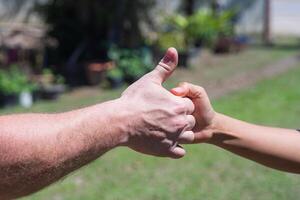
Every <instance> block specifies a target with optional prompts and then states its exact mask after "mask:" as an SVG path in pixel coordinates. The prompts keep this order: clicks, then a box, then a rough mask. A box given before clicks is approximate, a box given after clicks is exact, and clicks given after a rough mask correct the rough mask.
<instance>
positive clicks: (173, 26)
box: [155, 14, 190, 67]
mask: <svg viewBox="0 0 300 200" xmlns="http://www.w3.org/2000/svg"><path fill="white" fill-rule="evenodd" d="M165 25H166V27H165V29H164V31H162V32H161V33H159V36H158V39H157V41H156V45H157V47H158V50H156V51H157V52H156V53H155V54H156V57H157V61H158V59H161V58H162V56H163V55H164V53H165V51H166V50H167V49H168V48H169V47H171V46H173V47H175V48H176V49H177V51H178V56H179V60H178V62H179V63H178V66H181V67H187V66H188V59H189V55H190V51H189V47H190V38H189V37H188V32H187V28H188V18H187V17H184V16H183V15H180V14H176V15H172V16H170V17H168V18H166V24H165Z"/></svg>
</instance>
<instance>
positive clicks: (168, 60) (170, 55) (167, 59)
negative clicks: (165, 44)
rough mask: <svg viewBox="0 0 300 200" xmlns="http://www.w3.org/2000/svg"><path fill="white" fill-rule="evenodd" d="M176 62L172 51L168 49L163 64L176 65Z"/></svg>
mask: <svg viewBox="0 0 300 200" xmlns="http://www.w3.org/2000/svg"><path fill="white" fill-rule="evenodd" d="M175 60H176V58H175V55H174V54H173V53H172V51H170V49H168V50H167V52H166V54H165V56H164V57H163V59H162V60H161V62H162V63H164V64H167V65H174V64H175V62H176V61H175Z"/></svg>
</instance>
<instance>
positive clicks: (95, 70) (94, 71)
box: [85, 61, 114, 85]
mask: <svg viewBox="0 0 300 200" xmlns="http://www.w3.org/2000/svg"><path fill="white" fill-rule="evenodd" d="M113 66H114V63H113V62H111V61H109V62H92V63H88V64H86V66H85V69H86V76H87V81H88V84H90V85H98V84H100V83H101V81H102V80H104V79H105V71H106V70H107V69H110V68H112V67H113Z"/></svg>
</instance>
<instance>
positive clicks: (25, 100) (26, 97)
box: [19, 91, 33, 108]
mask: <svg viewBox="0 0 300 200" xmlns="http://www.w3.org/2000/svg"><path fill="white" fill-rule="evenodd" d="M19 104H20V105H21V106H22V107H24V108H30V107H31V106H32V104H33V96H32V93H31V92H28V91H23V92H21V93H20V94H19Z"/></svg>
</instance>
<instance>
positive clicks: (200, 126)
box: [171, 82, 216, 143]
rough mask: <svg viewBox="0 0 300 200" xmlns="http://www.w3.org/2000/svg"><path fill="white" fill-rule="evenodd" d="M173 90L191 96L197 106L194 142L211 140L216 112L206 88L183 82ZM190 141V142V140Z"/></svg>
mask: <svg viewBox="0 0 300 200" xmlns="http://www.w3.org/2000/svg"><path fill="white" fill-rule="evenodd" d="M171 92H172V93H173V94H174V95H176V96H179V97H184V98H186V97H188V98H190V99H191V100H192V101H193V103H194V106H195V112H194V113H193V116H194V117H195V119H196V125H195V127H194V129H193V131H194V132H195V138H194V141H193V142H192V143H200V142H209V139H210V138H211V137H212V131H211V130H212V129H213V127H214V126H213V125H214V121H215V120H214V119H215V117H216V113H215V111H214V109H213V108H212V106H211V103H210V100H209V98H208V95H207V93H206V91H205V89H204V88H202V87H200V86H197V85H193V84H190V83H186V82H184V83H181V84H179V86H178V87H176V88H174V89H172V90H171ZM188 143H189V142H188Z"/></svg>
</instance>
